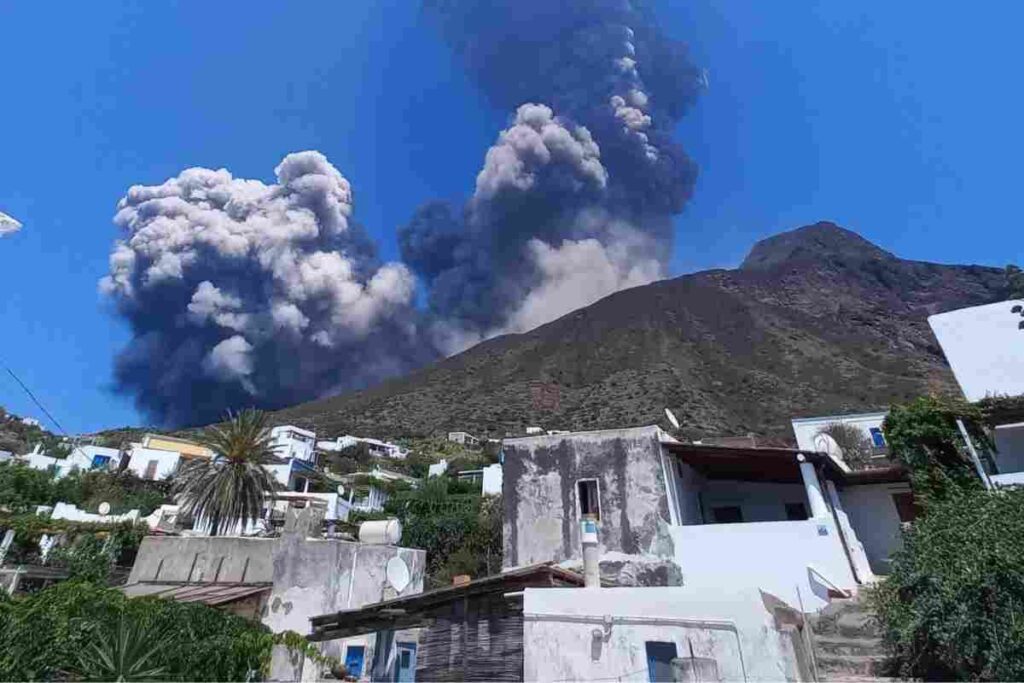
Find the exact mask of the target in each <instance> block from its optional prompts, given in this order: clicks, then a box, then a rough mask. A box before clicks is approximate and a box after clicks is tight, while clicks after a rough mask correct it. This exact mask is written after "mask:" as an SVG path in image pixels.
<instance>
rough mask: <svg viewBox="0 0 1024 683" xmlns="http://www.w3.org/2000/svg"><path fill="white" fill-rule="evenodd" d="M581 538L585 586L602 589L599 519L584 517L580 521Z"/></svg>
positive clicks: (591, 516)
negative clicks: (598, 535)
mask: <svg viewBox="0 0 1024 683" xmlns="http://www.w3.org/2000/svg"><path fill="white" fill-rule="evenodd" d="M580 537H581V538H582V540H583V586H584V587H585V588H600V587H601V565H600V562H599V560H600V552H601V551H600V548H599V547H598V541H597V517H595V516H594V515H584V516H583V519H582V520H581V521H580Z"/></svg>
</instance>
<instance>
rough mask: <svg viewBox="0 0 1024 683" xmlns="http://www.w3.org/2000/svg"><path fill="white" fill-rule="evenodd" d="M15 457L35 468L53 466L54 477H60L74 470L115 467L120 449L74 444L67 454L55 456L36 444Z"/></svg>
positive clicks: (42, 468)
mask: <svg viewBox="0 0 1024 683" xmlns="http://www.w3.org/2000/svg"><path fill="white" fill-rule="evenodd" d="M17 459H18V460H19V461H21V462H24V463H25V464H26V465H28V466H29V467H31V468H32V469H35V470H48V469H50V468H53V470H54V471H55V474H56V477H57V478H58V479H61V478H63V477H66V476H67V475H69V474H70V473H71V472H73V471H75V470H81V471H86V470H108V471H109V470H113V469H116V468H117V466H118V464H119V462H120V451H119V450H117V449H116V448H104V447H102V446H75V447H73V448H72V450H71V452H70V453H68V455H67V456H65V457H63V458H55V457H53V456H50V455H47V454H46V453H44V452H43V450H42V446H40V445H39V444H36V446H35V448H34V449H32V452H31V453H26V454H25V455H20V456H17Z"/></svg>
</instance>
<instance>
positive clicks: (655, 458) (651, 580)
mask: <svg viewBox="0 0 1024 683" xmlns="http://www.w3.org/2000/svg"><path fill="white" fill-rule="evenodd" d="M503 449H504V467H505V472H504V486H503V507H504V518H505V520H506V521H505V552H504V563H505V567H506V569H507V568H511V567H518V566H524V565H529V564H532V563H536V562H544V561H551V560H554V561H555V562H560V563H563V565H564V566H567V567H572V566H578V565H579V564H580V563H581V562H582V555H581V540H580V531H579V525H580V523H581V521H582V520H583V519H584V518H585V517H590V516H593V517H596V518H597V520H598V527H599V535H600V543H601V546H600V555H601V565H602V571H604V572H605V573H607V574H608V575H609V578H612V579H615V580H617V581H618V582H619V583H620V584H622V583H623V582H626V583H627V584H633V585H639V586H659V585H661V586H664V585H670V586H678V585H683V586H688V587H692V588H695V589H696V588H700V587H706V588H707V589H708V590H716V591H717V590H720V589H722V588H723V587H724V588H735V589H737V590H740V589H760V590H763V591H765V592H767V593H771V594H772V595H775V596H777V597H779V598H780V599H781V600H783V601H784V602H785V603H786V604H788V605H790V606H797V605H800V604H803V605H804V606H805V607H806V610H805V611H816V610H817V609H819V608H821V607H822V606H824V605H826V604H828V601H829V600H830V598H831V597H832V596H834V595H851V594H854V593H856V592H857V590H858V589H859V587H860V586H861V585H863V584H866V583H870V582H872V581H874V580H875V575H876V574H881V573H885V572H886V571H887V569H888V561H889V557H890V555H891V553H892V551H893V550H894V549H895V548H896V547H898V544H899V542H900V528H901V523H902V522H907V521H910V520H912V519H913V515H914V506H913V496H912V494H911V492H910V486H909V484H908V482H907V478H906V473H905V472H904V470H903V469H902V468H899V467H879V468H874V469H870V470H863V471H850V469H849V468H848V467H846V466H845V465H843V464H842V463H841V462H840V461H838V460H837V459H835V458H833V457H831V456H829V455H828V454H826V453H819V452H815V451H805V450H794V449H787V448H758V447H729V446H713V445H706V444H685V443H679V442H677V441H675V440H674V439H672V438H671V437H670V436H669V435H667V434H666V433H664V432H663V431H661V430H660V429H659V428H657V427H653V426H652V427H642V428H633V429H621V430H606V431H597V432H580V433H573V434H570V435H563V436H536V437H525V438H519V439H506V440H505V442H504V446H503Z"/></svg>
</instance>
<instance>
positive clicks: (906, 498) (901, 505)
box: [892, 491, 919, 523]
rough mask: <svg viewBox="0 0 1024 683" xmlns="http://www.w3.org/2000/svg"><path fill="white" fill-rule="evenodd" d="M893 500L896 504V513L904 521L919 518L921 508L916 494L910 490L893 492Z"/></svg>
mask: <svg viewBox="0 0 1024 683" xmlns="http://www.w3.org/2000/svg"><path fill="white" fill-rule="evenodd" d="M892 502H893V503H894V504H895V505H896V514H897V515H899V517H900V521H901V522H903V523H907V522H913V521H914V520H915V519H917V512H918V510H919V508H918V505H917V502H916V501H915V500H914V494H913V493H911V492H910V491H904V492H902V493H894V494H892Z"/></svg>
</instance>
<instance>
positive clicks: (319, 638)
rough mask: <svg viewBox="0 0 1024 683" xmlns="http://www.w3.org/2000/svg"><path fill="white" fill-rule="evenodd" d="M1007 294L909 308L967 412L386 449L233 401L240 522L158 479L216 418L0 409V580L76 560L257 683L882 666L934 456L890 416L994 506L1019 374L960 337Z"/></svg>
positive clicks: (1009, 468) (844, 672)
mask: <svg viewBox="0 0 1024 683" xmlns="http://www.w3.org/2000/svg"><path fill="white" fill-rule="evenodd" d="M1010 304H1011V302H1003V303H994V304H987V305H984V306H979V307H971V308H966V309H960V310H955V311H952V312H948V313H942V314H938V315H934V316H932V317H931V318H930V319H929V324H930V326H931V329H932V330H933V331H934V334H935V335H936V338H937V340H938V343H939V344H940V345H941V346H942V349H943V351H944V353H945V355H946V357H947V358H948V360H949V362H950V363H951V364H952V369H953V373H954V375H955V376H956V378H957V381H958V382H959V383H960V387H961V388H962V390H963V392H964V394H965V395H966V397H967V399H968V400H969V401H973V402H974V403H956V402H955V401H954V402H953V403H948V402H944V401H950V400H953V399H939V398H927V397H921V398H917V399H914V401H911V402H909V403H907V404H904V405H899V404H897V405H894V406H893V407H892V409H891V410H889V411H876V412H870V413H852V414H842V415H826V416H807V415H793V416H792V418H791V420H790V423H789V424H788V425H787V427H788V429H789V430H790V433H791V438H790V439H789V440H788V443H780V442H779V440H778V437H771V438H764V437H760V436H758V435H756V434H743V435H732V436H713V437H703V438H700V439H693V438H688V436H687V433H686V430H685V429H684V428H683V426H682V425H681V424H680V423H679V420H678V417H677V416H676V415H675V413H673V411H672V410H670V409H666V410H665V411H664V414H663V419H662V420H660V421H658V423H655V424H650V425H646V426H631V425H622V426H621V427H618V428H613V429H602V430H590V431H564V430H549V429H545V428H543V427H542V426H531V427H528V428H526V429H525V430H523V433H521V434H509V435H507V436H505V437H504V438H501V439H494V438H481V437H478V436H476V435H474V434H472V433H470V432H468V431H452V432H448V433H445V434H437V435H433V436H429V437H421V438H415V439H412V438H403V439H397V440H395V441H393V442H392V441H388V440H387V439H385V438H376V436H386V435H384V434H378V435H376V436H369V435H363V436H354V435H348V434H342V435H335V434H324V433H318V432H316V431H313V430H311V429H306V428H303V427H300V426H297V425H291V424H279V425H275V426H270V425H271V423H270V422H267V421H266V416H265V415H262V414H259V413H248V412H247V413H243V414H242V415H240V416H235V418H233V419H234V420H241V421H244V420H246V419H250V418H251V419H253V420H255V421H256V422H255V423H254V424H258V425H260V429H261V430H263V431H262V432H261V433H265V439H266V446H267V448H268V453H271V454H272V455H270V456H269V459H267V460H266V461H264V462H262V464H260V465H259V466H258V467H259V468H260V469H261V470H262V471H263V472H265V473H266V476H267V479H266V481H267V482H269V483H270V487H269V488H268V489H267V490H264V491H262V493H261V496H260V498H261V500H262V502H261V503H260V508H259V510H258V514H256V515H255V516H253V517H251V518H247V517H244V516H243V517H238V518H237V521H233V520H231V519H228V520H224V519H220V520H219V521H218V520H217V519H216V518H215V519H214V520H211V519H210V518H209V517H204V516H190V515H189V514H188V513H187V512H186V510H187V509H189V508H188V507H187V506H185V507H183V505H182V501H183V500H187V499H188V496H189V495H191V494H190V493H189V491H188V489H187V488H186V489H181V487H180V486H179V484H180V483H181V482H182V481H184V480H185V479H187V478H188V476H189V475H188V472H190V471H191V469H192V468H194V467H195V466H196V464H197V463H204V462H206V463H211V464H216V463H218V462H223V465H224V466H227V467H231V466H233V465H231V464H230V463H232V462H234V461H233V460H231V459H230V458H233V457H234V456H230V457H229V456H227V455H225V452H224V451H218V450H217V448H216V447H215V446H214V445H213V444H216V443H217V442H216V440H211V439H210V438H209V434H210V431H209V429H217V428H221V429H228V430H229V431H230V429H231V426H232V420H228V421H227V422H226V423H224V424H222V425H220V426H214V427H212V428H208V429H207V430H200V431H192V432H187V433H178V434H165V433H158V432H143V431H139V430H116V431H111V432H103V433H98V434H92V435H79V436H74V437H67V436H57V435H54V434H53V433H50V432H48V431H46V430H44V429H42V428H41V427H40V425H39V424H38V423H37V422H36V421H35V420H33V419H32V418H24V417H18V416H15V415H10V414H6V413H5V414H4V415H3V417H2V423H0V437H2V438H3V439H4V441H3V443H4V444H5V445H7V446H8V448H10V449H14V450H13V451H12V450H8V451H6V452H3V453H0V531H2V532H3V533H2V534H0V538H2V542H0V582H2V585H3V588H4V591H5V592H6V593H7V594H9V595H13V596H19V595H20V596H26V595H28V596H30V595H36V594H38V595H43V594H45V593H46V591H47V590H54V589H56V587H59V586H61V585H62V584H65V582H68V583H67V585H73V584H74V582H75V581H77V580H80V572H81V571H82V569H81V567H82V566H89V567H92V568H95V566H96V564H95V562H96V561H97V558H98V560H99V562H100V564H101V565H103V566H105V569H104V570H103V571H102V572H101V573H100V574H99V576H101V577H102V579H101V580H102V581H104V582H106V583H107V584H109V585H111V586H114V587H115V588H116V590H117V591H120V594H122V595H123V596H124V597H126V598H128V599H133V600H134V599H137V598H141V597H147V596H148V597H151V598H158V599H159V600H160V601H163V602H164V603H165V604H169V603H198V604H203V605H207V606H209V607H210V608H213V609H215V610H220V611H222V612H226V613H229V614H232V615H235V616H237V617H241V618H243V619H245V620H249V622H250V623H260V624H262V625H263V626H264V627H266V628H267V629H268V632H269V633H278V634H292V635H293V636H294V637H295V638H298V639H299V641H302V642H304V643H305V644H304V645H303V646H302V647H301V648H299V649H298V650H296V649H295V648H296V647H298V646H296V645H295V641H284V640H282V641H278V642H277V644H276V645H274V648H273V656H272V658H271V660H270V661H269V662H268V663H267V666H268V667H269V668H268V669H267V670H266V672H265V675H266V676H267V677H268V679H269V680H300V679H301V680H306V679H307V678H309V677H311V676H312V677H317V678H319V677H323V676H334V677H340V678H344V679H346V680H367V681H369V680H399V681H405V680H567V679H568V680H593V679H598V678H607V677H608V676H614V677H623V678H627V679H628V678H638V677H639V678H643V679H645V680H646V679H648V678H649V680H779V679H782V678H784V679H786V680H799V681H802V680H841V679H845V678H847V677H850V676H862V677H863V676H881V675H886V673H887V672H891V671H892V669H891V667H892V666H894V664H893V661H892V659H891V657H892V655H893V652H892V650H891V649H887V645H886V643H888V644H889V645H888V647H891V645H892V643H891V641H887V640H885V638H886V637H888V636H887V632H886V631H885V630H884V629H883V626H882V625H881V624H879V622H878V621H877V619H876V616H874V614H875V611H877V610H883V612H884V610H885V609H886V608H885V607H884V603H878V604H875V603H873V602H871V600H869V597H870V596H871V595H873V594H874V593H873V591H875V588H874V587H883V588H884V586H886V585H887V583H886V581H887V580H886V577H887V576H889V575H890V574H891V573H892V572H893V571H894V564H893V563H894V562H896V563H897V565H896V566H898V565H899V563H900V562H905V561H906V560H905V559H899V558H900V557H901V553H903V544H904V539H905V538H906V537H907V536H906V534H908V533H911V530H912V529H913V528H914V526H915V524H917V523H918V522H917V520H918V518H919V517H920V516H921V515H922V514H925V515H926V519H927V515H928V514H934V513H928V512H927V510H928V509H929V508H928V506H929V505H933V504H934V503H930V502H929V501H930V498H929V497H928V495H929V494H926V493H925V491H926V490H927V488H926V486H925V484H923V483H922V482H925V481H932V480H934V477H935V476H936V471H937V470H935V468H936V467H939V466H938V465H936V464H934V463H933V464H931V465H928V466H926V467H925V466H923V465H922V464H921V463H920V462H918V461H916V460H915V458H918V457H921V456H920V455H919V454H918V453H919V452H918V451H915V450H914V449H913V448H911V449H910V450H909V451H908V450H907V449H908V443H910V442H907V440H906V439H907V436H906V434H905V433H904V431H903V430H904V429H905V428H904V427H901V424H902V422H901V421H905V420H907V419H910V418H908V417H907V416H908V415H912V414H914V411H920V410H925V411H926V412H927V411H932V412H931V413H930V414H933V415H935V416H939V417H937V418H934V419H939V420H946V422H944V424H946V425H947V427H948V429H949V430H951V431H949V432H948V433H949V435H950V436H949V437H948V438H950V439H952V440H950V441H948V442H943V443H942V444H940V442H937V441H936V442H929V443H930V445H928V446H927V448H926V449H925V451H920V453H924V452H934V449H935V448H947V449H951V450H950V451H949V452H950V453H952V454H953V457H954V460H955V462H953V463H950V462H946V464H944V465H942V466H941V467H944V468H952V469H948V474H945V475H942V476H943V477H945V478H947V479H948V478H949V477H952V478H953V479H955V480H957V481H962V482H965V483H964V484H963V485H964V486H967V487H968V488H971V487H974V488H977V489H978V490H979V491H982V492H985V494H986V495H988V496H994V497H995V498H993V500H999V496H1003V495H1009V493H1006V492H1012V491H1014V490H1017V491H1020V490H1024V489H1016V488H1015V487H1017V486H1020V485H1024V422H1022V421H1021V416H1024V409H1022V408H1020V407H1019V405H1018V401H1016V400H1014V399H1006V398H1003V399H998V400H995V399H993V395H994V393H1003V394H1011V395H1016V394H1018V393H1024V384H1021V386H1017V385H1016V384H1014V382H1017V383H1024V365H1021V362H1020V361H1019V360H1018V359H1017V358H1014V359H1013V360H1012V361H1011V362H1012V367H1011V366H1007V365H1006V363H1007V361H1006V359H1005V357H1001V356H999V355H998V354H993V355H992V356H990V357H989V358H988V360H987V361H985V362H984V363H988V365H985V364H984V363H982V364H981V365H979V361H978V357H977V354H976V353H975V352H974V351H975V349H974V348H972V347H971V344H976V343H978V342H979V336H978V335H979V334H982V335H987V336H982V337H981V338H980V339H984V340H985V341H984V343H986V344H990V345H998V344H1000V343H1002V342H1001V341H1000V340H999V339H995V338H994V337H993V335H995V334H996V333H995V332H993V331H992V330H993V329H997V328H998V329H1000V330H1001V329H1003V328H1004V327H1006V321H1007V320H1009V322H1011V323H1013V325H1012V326H1011V327H1012V330H1011V331H1010V332H1009V333H1007V334H1010V335H1015V334H1016V330H1017V327H1016V323H1015V321H1014V320H1013V319H1011V317H1010V315H1009V313H1010ZM1018 308H1019V307H1018ZM1004 309H1005V310H1004ZM979 328H984V329H982V330H981V331H980V332H979ZM998 334H1004V333H1003V332H999V333H998ZM1009 339H1010V340H1011V341H1012V340H1013V339H1015V336H1011V337H1009ZM971 340H974V341H971ZM999 363H1002V365H1000V366H999V367H1001V368H1002V369H1003V370H1005V373H1004V376H1003V377H1002V378H1000V379H999V380H998V385H996V384H993V381H994V380H992V377H993V375H992V373H991V368H992V367H993V365H992V364H999ZM996 388H998V389H999V390H1000V391H999V392H995V391H994V389H996ZM1007 389H1008V391H1006V390H1007ZM945 406H953V407H952V408H947V407H945ZM957 406H959V407H957ZM943 411H946V412H943ZM950 411H952V412H950ZM247 416H248V417H247ZM929 419H932V418H929ZM965 422H966V426H965ZM225 425H226V426H225ZM776 433H777V432H776ZM186 435H187V436H186ZM915 438H916V437H915ZM922 467H923V469H922ZM922 477H924V478H922ZM944 486H948V485H944ZM1000 492H1003V493H1000ZM182 496H185V498H182ZM97 539H98V540H97ZM755 557H756V558H757V560H756V561H752V558H755ZM872 599H873V598H872ZM140 604H141V603H140ZM295 634H298V635H295ZM303 639H304V640H303ZM286 642H287V643H290V645H286V644H285V643H286ZM680 644H685V648H686V649H684V650H683V651H682V652H680V649H679V647H680ZM638 672H639V673H638Z"/></svg>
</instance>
